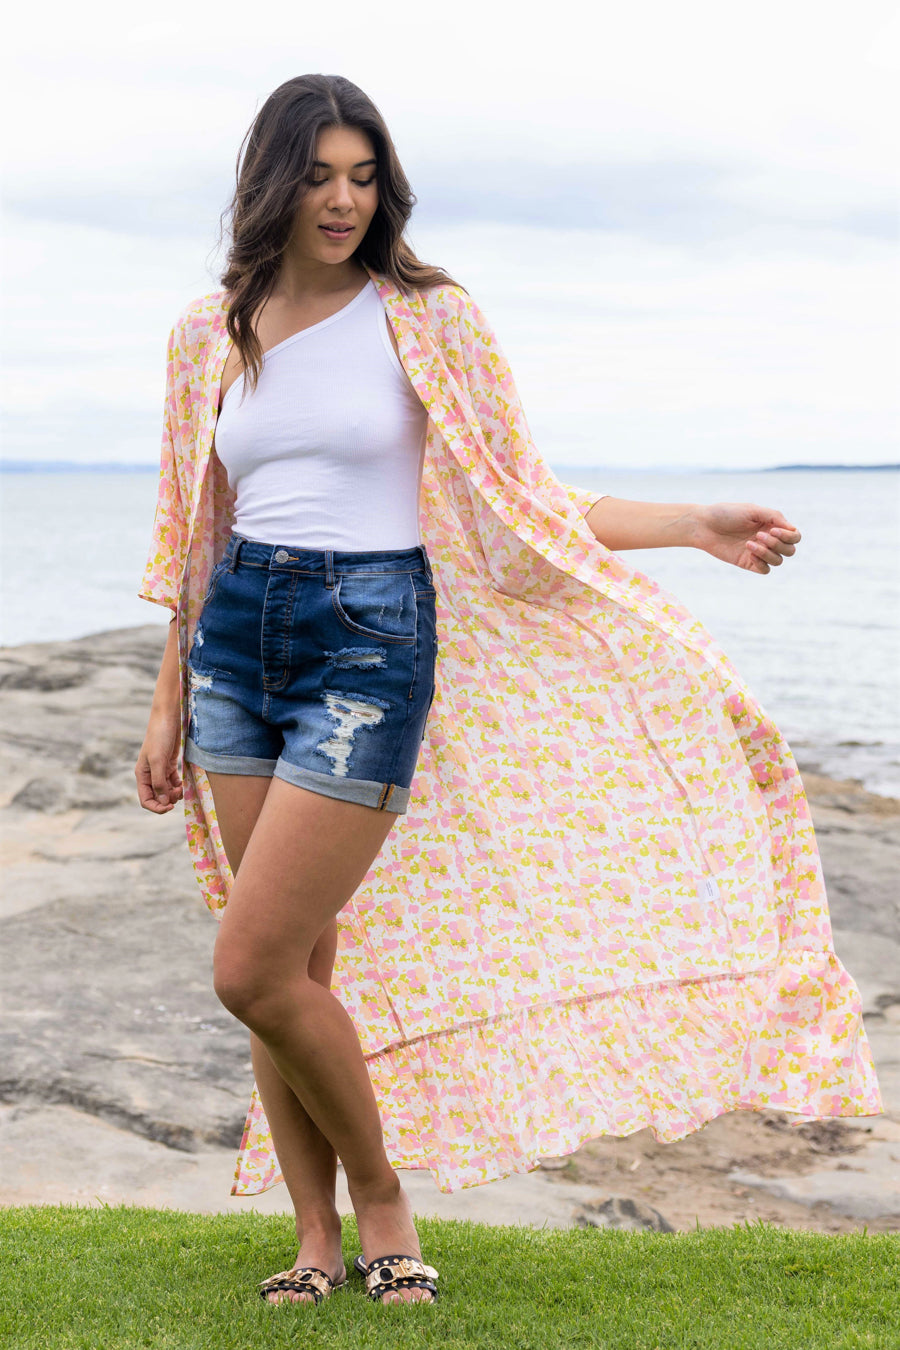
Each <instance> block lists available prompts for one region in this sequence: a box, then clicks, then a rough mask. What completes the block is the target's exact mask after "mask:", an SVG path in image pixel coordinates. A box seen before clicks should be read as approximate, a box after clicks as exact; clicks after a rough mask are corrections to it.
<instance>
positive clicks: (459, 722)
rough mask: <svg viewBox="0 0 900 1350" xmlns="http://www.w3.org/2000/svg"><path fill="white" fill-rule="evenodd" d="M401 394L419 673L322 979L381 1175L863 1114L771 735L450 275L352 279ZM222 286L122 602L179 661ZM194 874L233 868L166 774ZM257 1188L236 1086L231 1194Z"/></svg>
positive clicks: (783, 749) (206, 478)
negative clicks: (433, 665) (428, 621)
mask: <svg viewBox="0 0 900 1350" xmlns="http://www.w3.org/2000/svg"><path fill="white" fill-rule="evenodd" d="M370 275H371V277H372V280H373V281H374V283H375V285H376V287H377V289H378V292H379V295H380V296H381V300H382V303H383V305H384V308H385V311H386V313H387V315H388V318H389V321H390V323H391V325H392V328H393V331H394V333H395V335H396V337H397V341H398V345H399V349H400V357H401V361H402V363H403V366H404V368H405V370H406V372H407V374H408V375H409V378H410V380H411V381H412V383H413V386H414V387H415V389H416V391H417V393H418V395H419V397H420V398H421V400H422V402H423V404H424V405H425V406H426V408H427V409H428V412H429V421H428V435H427V448H426V456H425V466H424V470H423V481H422V496H421V512H420V524H421V531H422V540H423V543H424V544H425V547H426V549H427V551H428V555H429V558H430V560H431V563H432V567H433V571H434V579H435V586H436V590H437V621H438V639H439V652H438V662H437V676H436V678H437V690H436V693H435V699H434V703H433V705H432V709H431V713H430V716H429V720H428V725H427V728H426V732H425V739H424V742H423V746H422V751H421V756H420V759H419V763H418V766H417V770H416V776H415V778H414V780H413V784H412V791H411V796H410V801H409V808H408V811H407V814H406V815H404V816H401V817H399V818H398V820H397V822H396V824H395V826H394V828H393V830H392V831H391V834H390V836H389V837H388V840H387V842H386V844H385V845H384V847H383V848H382V851H381V853H380V855H379V857H378V858H377V859H376V861H375V862H374V864H373V866H372V868H371V869H370V871H369V873H368V874H367V876H366V878H365V880H364V881H363V884H362V885H361V886H360V887H359V889H358V891H357V892H356V894H355V895H354V896H353V898H352V899H351V900H350V902H349V903H348V904H347V906H346V907H345V908H344V909H343V910H342V911H341V913H340V915H339V938H338V951H337V959H336V964H335V973H334V983H333V988H334V991H335V993H336V994H337V996H338V997H339V998H340V999H341V1001H342V1003H343V1004H344V1005H345V1007H346V1008H347V1010H348V1012H349V1013H350V1015H351V1017H352V1018H353V1020H354V1023H355V1025H356V1027H357V1030H358V1032H359V1035H360V1040H361V1042H362V1046H363V1051H364V1053H365V1055H366V1058H367V1063H368V1068H369V1072H370V1075H371V1078H372V1082H373V1086H374V1090H375V1094H376V1098H377V1101H378V1104H379V1108H380V1111H381V1117H382V1121H383V1123H384V1129H385V1141H386V1147H387V1151H388V1156H389V1157H390V1158H391V1160H392V1162H393V1164H394V1165H395V1166H396V1167H402V1168H428V1169H430V1170H431V1171H432V1173H433V1174H434V1176H435V1178H436V1181H437V1183H438V1185H439V1187H440V1188H441V1190H443V1191H453V1190H456V1189H458V1188H460V1187H463V1186H473V1185H478V1184H480V1183H483V1182H486V1181H490V1180H492V1179H494V1178H497V1177H502V1176H505V1175H508V1174H510V1173H513V1172H526V1171H529V1170H531V1169H533V1168H534V1167H535V1166H537V1162H538V1159H539V1158H541V1157H545V1156H548V1155H561V1154H566V1153H569V1152H572V1151H573V1150H574V1149H576V1148H578V1146H579V1145H580V1144H581V1143H583V1142H584V1141H585V1140H587V1139H590V1138H592V1137H595V1136H597V1135H600V1134H616V1135H627V1134H631V1133H633V1132H634V1131H636V1130H640V1129H642V1128H644V1127H649V1128H650V1129H651V1130H652V1131H653V1134H654V1136H655V1137H656V1138H657V1139H658V1140H661V1141H669V1140H675V1139H680V1138H682V1137H683V1136H685V1135H686V1134H689V1133H691V1132H692V1131H694V1130H696V1129H698V1128H699V1127H700V1126H702V1125H703V1124H705V1123H706V1122H707V1121H710V1120H712V1119H713V1118H714V1117H716V1116H718V1115H721V1114H722V1113H723V1112H727V1111H734V1110H738V1109H744V1110H762V1109H764V1108H766V1107H777V1108H779V1109H781V1110H783V1111H786V1112H790V1113H796V1114H798V1115H799V1116H801V1117H806V1118H809V1117H816V1116H858V1115H875V1114H878V1113H880V1112H881V1110H882V1102H881V1098H880V1094H879V1088H878V1082H877V1078H876V1074H875V1069H874V1065H873V1062H872V1055H871V1051H870V1047H869V1043H868V1041H867V1038H866V1034H865V1030H864V1027H863V1021H862V1010H861V1002H860V996H859V991H858V989H857V987H856V985H855V984H854V982H853V980H852V978H851V977H850V975H849V974H848V973H847V971H846V970H845V969H844V968H843V966H842V965H841V963H840V961H839V960H838V959H837V957H836V955H835V953H834V948H833V943H832V935H831V927H830V922H829V916H828V904H827V898H826V894H825V887H824V884H823V878H822V868H821V863H820V859H819V853H818V849H817V845H816V838H815V833H814V830H813V825H812V820H811V817H810V812H809V807H808V804H807V800H806V797H805V794H804V791H803V785H802V782H801V778H800V774H799V772H798V769H797V765H796V762H795V760H794V757H793V755H792V753H791V750H790V748H789V746H788V744H787V742H786V741H785V739H784V737H783V736H782V735H781V733H780V731H779V730H778V728H777V726H776V725H775V724H774V722H773V721H772V719H771V718H770V717H769V716H768V715H767V714H766V712H765V711H764V710H763V709H762V708H761V707H760V705H759V704H758V703H757V701H756V700H755V699H754V697H753V695H752V694H751V692H750V690H749V689H748V688H747V686H746V685H745V684H744V682H743V680H742V679H741V677H740V675H739V674H738V672H737V671H736V670H735V668H734V667H733V666H732V665H731V663H730V661H729V660H728V658H727V656H726V655H725V654H724V652H723V651H722V650H721V649H720V648H719V647H718V646H717V645H716V643H715V642H714V641H713V639H712V637H711V635H710V634H709V633H708V632H707V631H706V630H705V629H704V628H703V626H702V625H701V624H700V622H699V621H698V620H697V619H696V618H694V617H693V615H692V614H690V613H689V611H688V610H687V609H686V608H685V607H684V606H683V605H682V604H681V603H680V602H679V601H678V600H677V599H676V598H675V597H674V596H673V595H671V594H668V593H667V592H665V591H664V590H663V589H662V588H661V587H660V586H659V585H658V584H657V583H656V582H654V581H653V580H652V579H651V578H650V577H648V576H646V575H644V574H643V573H642V572H639V571H637V570H636V569H635V568H633V567H631V566H629V564H628V563H627V562H626V561H625V560H624V559H623V558H622V557H621V556H619V555H617V554H615V553H613V552H611V551H610V550H608V549H607V548H605V547H604V545H603V544H601V543H599V542H598V541H597V540H596V539H595V538H594V536H593V534H592V532H591V530H590V528H589V527H588V525H587V522H586V521H585V519H584V515H585V513H586V512H587V511H588V509H589V508H590V506H591V505H592V504H593V502H594V501H595V500H596V498H597V496H598V494H597V493H591V492H584V491H582V490H580V489H577V488H573V487H569V486H567V485H565V484H563V483H561V482H560V481H559V480H558V479H557V478H556V476H555V475H554V474H553V472H552V470H551V469H550V468H549V466H548V465H547V464H546V463H545V462H544V460H543V459H542V458H541V455H540V453H539V451H538V449H537V447H536V446H535V444H534V442H533V440H532V437H531V434H530V432H529V429H528V425H527V422H526V420H525V415H524V412H523V410H522V406H521V403H520V401H519V397H518V394H517V392H516V388H515V385H514V382H513V377H512V373H511V371H510V368H509V365H508V363H507V361H506V359H505V357H504V355H503V352H502V349H501V347H500V346H499V344H498V342H497V339H496V337H495V335H494V333H493V332H492V330H491V327H490V325H489V323H488V322H487V320H486V318H485V316H484V315H483V314H482V312H481V311H480V310H479V308H478V306H477V305H476V304H475V303H474V302H473V301H472V300H471V299H470V298H469V297H468V296H467V295H466V294H465V292H464V291H463V290H462V289H461V288H460V287H458V286H449V285H448V286H443V287H439V288H437V289H435V290H432V291H430V292H428V293H427V294H419V293H417V292H413V293H412V295H404V294H402V293H401V292H400V291H399V290H398V289H397V288H396V287H395V286H394V284H393V283H392V282H391V281H390V280H389V279H388V278H387V277H385V276H383V275H381V274H379V273H377V272H374V271H370ZM225 317H226V297H225V294H224V293H223V292H215V293H213V294H211V295H207V296H205V297H203V298H201V299H199V300H196V301H194V302H193V303H192V304H190V305H189V306H188V307H187V309H186V310H185V311H184V312H183V314H182V315H181V316H180V318H179V320H178V321H177V323H176V324H175V326H174V328H173V331H172V335H171V338H170V342H169V349H168V384H167V395H166V417H165V426H164V433H163V445H162V457H161V471H160V485H159V503H158V507H157V513H156V520H155V525H154V530H153V541H152V545H151V549H150V555H149V557H148V560H147V566H146V570H145V574H144V578H143V586H142V589H141V591H140V594H141V595H142V596H144V597H145V598H146V599H148V600H152V601H155V602H157V603H159V604H163V605H167V606H169V607H170V608H172V609H175V610H176V611H177V622H178V635H179V659H180V668H181V674H182V727H183V731H186V726H187V698H186V694H185V684H186V681H185V679H184V670H185V663H186V658H187V654H188V651H189V650H190V646H191V642H192V640H193V633H194V628H195V625H196V622H197V618H198V616H199V613H200V610H201V607H202V604H203V598H204V594H205V590H206V584H207V580H208V577H209V573H210V571H211V568H212V566H213V564H214V562H215V561H217V560H218V558H219V557H220V556H221V553H222V550H223V548H224V545H225V540H226V537H227V534H228V531H229V528H230V526H231V523H232V520H233V508H234V497H233V493H232V492H231V490H230V488H229V485H228V480H227V477H226V475H225V472H224V469H223V468H222V465H221V463H220V462H219V460H218V458H217V456H216V454H215V450H214V445H213V437H214V432H215V424H216V418H217V406H218V391H219V384H220V379H221V374H222V367H223V365H224V362H225V358H226V356H227V352H228V348H229V346H230V339H229V337H228V334H227V331H226V329H225ZM183 774H184V807H185V819H186V826H187V836H188V842H189V845H190V852H191V857H192V859H193V864H194V869H195V872H196V876H197V880H198V883H199V885H200V889H201V892H202V894H203V898H204V900H205V902H206V904H207V905H208V906H209V908H210V910H211V911H212V913H213V914H214V915H216V916H220V915H221V912H222V909H223V907H224V906H225V904H226V903H227V900H228V893H229V887H230V885H231V881H232V877H231V872H230V870H229V868H228V863H227V860H226V858H225V855H224V852H223V849H222V840H221V836H220V833H219V829H218V825H217V822H216V816H215V810H214V807H213V801H212V796H211V793H210V788H209V782H208V780H207V777H206V774H205V773H204V771H203V770H202V769H201V768H199V767H198V766H196V765H192V764H184V765H183ZM280 1179H281V1174H280V1171H279V1166H278V1160H277V1158H276V1156H275V1153H274V1150H273V1147H272V1141H271V1136H270V1134H269V1130H268V1126H267V1122H266V1118H265V1113H264V1111H263V1107H262V1103H261V1101H260V1098H259V1094H258V1091H257V1089H256V1086H255V1085H253V1088H252V1091H251V1099H250V1105H249V1110H248V1113H247V1118H246V1125H245V1129H244V1135H243V1139H242V1141H241V1145H240V1150H239V1154H238V1158H237V1163H236V1169H235V1178H234V1184H233V1186H232V1194H233V1195H255V1194H258V1193H259V1192H261V1191H264V1190H266V1189H268V1188H269V1187H270V1186H272V1185H274V1184H275V1183H276V1182H277V1181H279V1180H280Z"/></svg>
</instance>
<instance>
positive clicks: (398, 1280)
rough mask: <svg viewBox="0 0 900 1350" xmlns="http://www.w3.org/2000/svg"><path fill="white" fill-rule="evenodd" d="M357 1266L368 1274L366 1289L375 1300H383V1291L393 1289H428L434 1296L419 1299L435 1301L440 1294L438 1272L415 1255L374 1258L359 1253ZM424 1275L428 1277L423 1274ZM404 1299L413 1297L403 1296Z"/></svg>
mask: <svg viewBox="0 0 900 1350" xmlns="http://www.w3.org/2000/svg"><path fill="white" fill-rule="evenodd" d="M353 1268H354V1270H357V1271H359V1273H360V1275H364V1276H365V1277H366V1293H367V1294H368V1296H369V1298H370V1299H372V1300H373V1302H375V1303H383V1302H384V1298H383V1295H384V1294H386V1293H388V1292H389V1291H390V1290H391V1289H428V1290H429V1291H430V1293H431V1299H430V1300H429V1299H418V1300H416V1302H420V1303H428V1302H429V1301H430V1302H434V1301H435V1299H436V1298H437V1296H438V1291H437V1286H436V1285H435V1284H434V1281H435V1280H436V1279H437V1278H438V1273H437V1271H436V1270H435V1268H434V1266H426V1265H425V1264H424V1262H422V1261H420V1260H419V1259H418V1257H415V1256H404V1255H399V1256H379V1257H376V1259H375V1260H374V1261H370V1262H369V1264H368V1266H367V1265H366V1262H365V1257H363V1256H362V1255H360V1256H357V1257H356V1259H355V1260H354V1262H353ZM423 1277H424V1278H423ZM402 1301H403V1302H404V1303H406V1302H408V1301H409V1300H407V1299H403V1300H402Z"/></svg>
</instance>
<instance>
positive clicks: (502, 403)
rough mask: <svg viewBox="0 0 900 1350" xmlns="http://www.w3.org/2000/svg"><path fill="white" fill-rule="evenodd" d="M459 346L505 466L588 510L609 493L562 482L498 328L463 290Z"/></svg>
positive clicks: (532, 485) (543, 492)
mask: <svg viewBox="0 0 900 1350" xmlns="http://www.w3.org/2000/svg"><path fill="white" fill-rule="evenodd" d="M460 301H461V304H460V311H459V326H460V332H459V336H460V343H459V349H460V351H461V353H462V360H463V363H464V366H465V377H466V383H467V386H468V390H469V394H470V396H471V398H472V401H473V403H474V406H475V411H476V413H477V414H478V420H479V422H480V424H481V426H482V428H483V430H484V434H485V439H486V440H487V443H488V446H489V447H490V449H491V452H492V453H493V455H494V457H495V459H496V460H497V461H498V463H499V464H500V465H501V467H502V468H503V470H504V471H505V472H506V473H508V474H509V475H510V476H511V477H513V478H515V479H517V480H518V481H519V482H521V483H522V484H523V485H524V486H526V487H527V488H529V489H530V490H531V491H532V492H535V493H537V495H538V496H541V497H543V498H544V499H545V500H547V501H550V502H552V501H553V500H554V499H558V497H559V494H564V496H565V497H566V498H567V499H568V501H569V502H570V503H572V504H573V505H574V506H576V507H577V508H578V511H579V513H580V514H581V515H582V516H586V515H587V513H588V511H590V509H591V507H592V506H593V505H594V503H595V502H598V501H600V499H601V498H602V497H607V496H609V493H607V492H597V491H596V490H594V489H590V488H581V487H574V486H572V485H571V484H568V483H563V482H561V481H560V479H559V478H558V477H557V476H556V474H555V473H554V471H553V470H552V469H551V467H550V465H549V464H548V463H547V462H546V460H545V459H544V458H543V456H542V455H541V454H540V452H539V451H538V449H537V447H536V445H535V443H534V439H533V437H532V435H531V431H530V429H529V427H528V423H527V421H526V418H525V411H524V409H523V407H522V400H521V399H520V397H519V392H518V390H517V388H516V383H515V380H514V379H513V373H512V369H511V368H510V364H509V361H508V360H507V358H506V354H505V353H504V351H503V348H502V347H501V345H500V342H499V340H498V338H497V335H496V333H495V332H494V330H493V329H492V327H491V325H490V324H489V322H488V320H487V318H486V317H485V315H484V313H483V312H482V311H481V310H480V309H479V307H478V305H477V304H476V303H475V302H474V300H472V298H471V297H470V296H467V295H465V294H461V295H460Z"/></svg>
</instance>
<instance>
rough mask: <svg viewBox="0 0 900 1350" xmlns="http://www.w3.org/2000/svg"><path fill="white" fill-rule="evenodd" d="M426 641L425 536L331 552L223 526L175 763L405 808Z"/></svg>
mask: <svg viewBox="0 0 900 1350" xmlns="http://www.w3.org/2000/svg"><path fill="white" fill-rule="evenodd" d="M437 645H438V644H437V632H436V626H435V591H434V581H433V578H432V573H431V566H430V563H429V561H428V555H427V553H426V552H425V549H424V548H423V547H422V545H416V546H415V547H412V548H407V549H401V550H388V549H380V550H373V551H370V552H358V553H357V552H339V551H336V550H333V549H308V548H296V547H291V546H288V545H278V544H263V543H260V542H258V541H257V540H254V539H247V538H245V537H244V536H243V535H240V534H237V533H236V532H234V531H232V532H231V534H230V536H229V539H228V544H227V547H226V549H225V553H224V555H223V556H222V558H221V559H220V560H219V561H218V562H217V563H216V565H215V567H214V568H213V570H212V574H211V576H210V580H209V586H208V589H207V593H206V597H205V599H204V602H203V609H202V612H201V614H200V618H199V620H198V623H197V627H196V630H195V634H194V641H193V643H192V645H191V650H190V652H189V654H188V681H189V707H190V725H189V731H188V736H187V739H186V742H185V750H184V758H185V759H186V760H187V761H188V762H189V763H191V764H199V765H200V766H201V767H202V768H204V769H211V770H212V771H213V772H215V773H240V774H260V775H265V776H271V775H274V776H275V777H276V778H284V779H286V780H287V781H288V782H289V783H296V784H297V785H298V786H299V787H304V788H308V789H309V790H310V791H312V792H320V793H324V795H325V796H326V797H339V798H341V799H342V800H344V801H349V802H359V803H360V804H362V805H363V806H371V807H374V808H375V809H376V810H378V811H398V812H400V813H401V814H402V813H403V812H405V811H406V807H407V802H408V800H409V791H410V785H411V783H412V778H413V773H414V771H415V767H416V761H417V760H418V757H419V750H420V748H421V744H422V736H423V733H424V730H425V722H426V719H427V717H428V712H429V709H430V707H431V702H432V699H433V698H434V670H435V660H436V657H437Z"/></svg>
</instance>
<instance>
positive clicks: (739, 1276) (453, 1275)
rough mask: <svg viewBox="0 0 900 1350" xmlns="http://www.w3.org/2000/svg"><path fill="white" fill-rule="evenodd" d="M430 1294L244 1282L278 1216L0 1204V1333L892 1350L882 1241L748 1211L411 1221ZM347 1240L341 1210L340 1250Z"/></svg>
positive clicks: (120, 1340) (381, 1344) (40, 1342)
mask: <svg viewBox="0 0 900 1350" xmlns="http://www.w3.org/2000/svg"><path fill="white" fill-rule="evenodd" d="M416 1226H417V1229H418V1232H419V1238H420V1241H421V1244H422V1251H423V1254H424V1258H425V1260H426V1261H427V1262H428V1263H429V1264H431V1265H433V1266H436V1267H437V1269H438V1270H439V1271H440V1279H439V1280H438V1289H439V1290H440V1295H441V1296H440V1298H439V1300H438V1302H437V1303H435V1304H421V1305H399V1306H397V1305H394V1306H388V1305H386V1306H383V1307H379V1306H378V1305H376V1304H374V1303H371V1302H370V1301H369V1300H368V1299H367V1298H366V1297H365V1292H364V1287H363V1281H362V1278H361V1276H359V1275H357V1274H355V1273H354V1272H352V1271H351V1273H350V1284H349V1285H347V1286H346V1287H345V1288H344V1289H342V1290H340V1291H339V1292H338V1293H336V1294H334V1295H333V1297H332V1298H331V1299H329V1300H326V1301H325V1302H324V1303H322V1304H321V1305H319V1306H318V1307H316V1306H314V1305H312V1304H306V1305H299V1306H298V1305H291V1304H288V1303H284V1304H280V1305H270V1304H266V1303H265V1302H264V1301H263V1300H262V1299H261V1298H260V1297H259V1295H258V1294H257V1292H256V1287H255V1286H256V1282H257V1281H258V1280H261V1279H263V1278H265V1276H267V1275H271V1274H272V1273H273V1272H274V1271H276V1270H283V1269H286V1268H287V1267H289V1266H290V1265H291V1264H292V1263H293V1260H294V1256H295V1255H296V1243H295V1240H294V1231H293V1222H292V1220H290V1219H288V1218H285V1217H282V1216H275V1217H269V1216H264V1215H259V1214H254V1213H243V1214H228V1215H202V1214H183V1213H178V1212H174V1211H170V1210H152V1209H141V1208H137V1207H135V1206H124V1205H121V1206H116V1207H113V1206H106V1207H104V1208H100V1209H90V1208H87V1207H79V1206H69V1205H47V1206H24V1207H16V1208H12V1207H11V1208H7V1209H0V1248H2V1253H3V1260H2V1263H0V1270H2V1276H0V1278H2V1288H0V1344H3V1345H4V1346H7V1345H8V1346H14V1347H16V1350H18V1348H19V1347H22V1350H27V1348H28V1347H32V1346H33V1347H41V1350H45V1348H47V1350H49V1347H57V1346H60V1347H62V1346H65V1347H85V1350H101V1348H102V1350H119V1347H129V1350H130V1348H131V1347H153V1348H154V1350H156V1348H157V1347H160V1348H162V1347H166V1350H169V1347H171V1350H195V1347H196V1350H200V1348H201V1347H202V1350H232V1348H233V1350H264V1348H265V1347H269V1346H292V1347H295V1346H298V1345H301V1344H308V1345H313V1346H316V1347H330V1346H334V1347H342V1348H346V1350H357V1347H365V1348H368V1347H372V1348H373V1350H374V1348H375V1347H378V1350H382V1348H383V1350H407V1347H410V1348H412V1347H418V1346H441V1347H442V1350H457V1348H458V1347H469V1346H479V1347H482V1346H483V1347H485V1348H486V1350H506V1347H510V1350H512V1348H513V1347H515V1350H530V1347H534V1348H535V1350H550V1348H551V1347H553V1348H554V1350H555V1348H556V1347H559V1350H580V1348H581V1347H587V1346H590V1347H595V1346H596V1347H609V1350H613V1347H615V1350H632V1348H634V1350H638V1348H640V1350H645V1348H646V1350H656V1348H657V1347H660V1348H661V1347H669V1346H677V1347H693V1346H703V1347H707V1346H708V1347H715V1348H716V1350H732V1347H736V1348H737V1347H739V1348H740V1350H744V1348H745V1347H746V1348H747V1350H751V1347H752V1348H755V1347H759V1348H760V1350H781V1347H785V1350H818V1347H822V1350H826V1347H827V1350H837V1348H838V1347H841V1348H842V1347H851V1346H852V1347H857V1346H860V1347H862V1346H865V1347H879V1350H881V1348H884V1350H897V1348H898V1347H900V1240H898V1238H897V1237H895V1236H893V1235H891V1234H884V1233H881V1234H873V1235H869V1234H867V1233H865V1232H863V1233H852V1234H842V1235H840V1236H828V1235H824V1234H820V1233H809V1232H798V1231H793V1230H791V1229H786V1228H776V1227H773V1226H772V1225H767V1224H764V1223H762V1222H759V1223H756V1224H753V1225H750V1224H744V1225H735V1226H734V1227H732V1228H712V1229H703V1230H701V1229H698V1230H696V1231H693V1232H689V1233H669V1234H663V1233H624V1232H615V1231H606V1230H597V1229H580V1228H575V1229H536V1228H526V1227H505V1228H492V1227H488V1226H486V1225H483V1224H475V1223H463V1222H460V1221H449V1222H448V1221H446V1220H438V1219H428V1218H418V1219H417V1221H416ZM358 1251H359V1243H358V1241H357V1230H356V1223H355V1221H354V1219H353V1218H352V1216H351V1217H347V1218H345V1219H344V1259H345V1262H346V1264H347V1269H348V1271H350V1263H351V1261H352V1258H353V1257H354V1256H355V1255H356V1253H357V1252H358Z"/></svg>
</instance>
